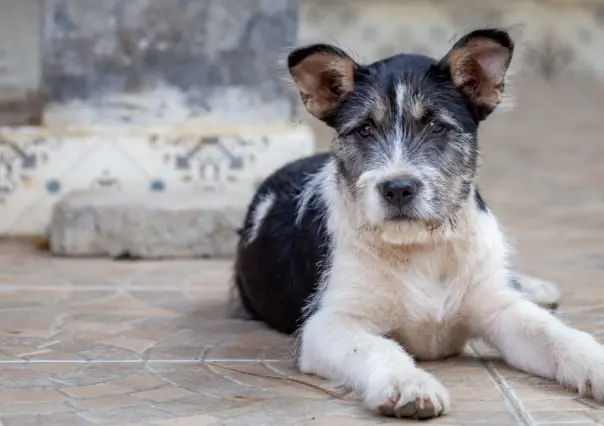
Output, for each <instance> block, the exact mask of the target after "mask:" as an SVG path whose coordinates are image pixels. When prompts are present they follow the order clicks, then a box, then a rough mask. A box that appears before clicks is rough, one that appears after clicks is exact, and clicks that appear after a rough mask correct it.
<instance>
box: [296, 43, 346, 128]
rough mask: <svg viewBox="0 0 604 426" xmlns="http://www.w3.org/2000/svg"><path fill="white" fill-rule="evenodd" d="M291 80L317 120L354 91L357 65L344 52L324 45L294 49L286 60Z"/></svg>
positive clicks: (328, 114) (327, 114) (326, 119)
mask: <svg viewBox="0 0 604 426" xmlns="http://www.w3.org/2000/svg"><path fill="white" fill-rule="evenodd" d="M287 62H288V67H289V72H290V74H291V76H292V77H293V79H294V82H295V83H296V86H297V87H298V90H300V97H301V98H302V102H303V103H304V106H305V107H306V109H307V110H308V112H310V113H311V114H312V115H314V116H315V117H317V118H318V119H320V120H323V121H328V119H329V117H330V115H331V113H332V112H333V110H334V109H335V108H336V107H337V106H338V105H339V103H340V102H341V101H342V100H343V99H344V98H345V97H346V96H347V95H348V94H350V93H351V92H352V91H353V90H354V84H355V73H356V71H357V68H358V65H357V64H356V63H355V61H354V60H353V59H352V58H351V57H350V56H348V55H347V54H346V53H345V52H344V51H342V50H341V49H338V48H337V47H335V46H330V45H327V44H314V45H311V46H307V47H302V48H300V49H296V50H294V51H293V52H291V53H290V55H289V57H288V61H287Z"/></svg>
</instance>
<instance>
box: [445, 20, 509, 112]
mask: <svg viewBox="0 0 604 426" xmlns="http://www.w3.org/2000/svg"><path fill="white" fill-rule="evenodd" d="M513 52H514V42H513V41H512V39H511V37H510V36H509V34H508V33H507V32H506V31H502V30H498V29H481V30H476V31H472V32H471V33H469V34H467V35H465V36H464V37H462V38H461V39H460V40H459V41H458V42H457V43H455V45H454V46H453V48H452V49H451V50H450V51H449V53H447V55H445V57H444V58H443V59H442V60H441V62H440V65H441V66H442V67H444V68H445V69H446V70H447V71H448V72H449V73H450V75H451V80H452V81H453V84H454V85H455V87H457V88H459V89H461V90H462V91H463V92H464V93H465V94H466V96H468V98H469V99H470V101H471V102H472V104H473V105H474V107H475V109H476V113H477V115H478V119H479V120H484V119H485V118H486V117H487V116H488V115H489V114H490V113H491V112H493V110H495V108H496V107H497V105H499V103H500V102H501V98H502V95H503V90H504V78H505V74H506V72H507V70H508V68H509V66H510V62H511V60H512V54H513Z"/></svg>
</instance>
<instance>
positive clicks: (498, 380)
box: [470, 344, 536, 426]
mask: <svg viewBox="0 0 604 426" xmlns="http://www.w3.org/2000/svg"><path fill="white" fill-rule="evenodd" d="M470 347H471V348H472V352H474V354H475V355H477V356H478V357H479V358H480V362H481V363H482V365H483V366H484V368H485V369H486V370H487V373H489V376H491V380H493V382H494V384H495V386H496V387H497V389H498V390H499V392H501V394H502V395H503V397H504V398H505V400H506V402H507V403H508V404H509V405H510V408H511V409H512V415H513V416H514V417H515V418H516V421H517V422H518V424H519V425H522V426H535V425H536V423H535V421H534V420H533V418H532V416H531V415H530V413H528V412H527V411H526V410H525V409H524V408H523V406H522V403H521V402H520V400H519V399H518V398H517V397H516V394H515V393H514V391H513V390H512V389H510V388H509V387H508V386H507V384H506V382H505V379H504V378H503V377H502V376H501V375H500V374H499V373H498V372H497V370H496V369H495V367H494V366H493V363H492V362H490V361H487V360H485V359H484V358H483V357H482V355H481V354H480V352H479V351H478V350H477V349H476V347H475V346H474V345H473V344H470Z"/></svg>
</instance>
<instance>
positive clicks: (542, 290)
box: [510, 272, 561, 310]
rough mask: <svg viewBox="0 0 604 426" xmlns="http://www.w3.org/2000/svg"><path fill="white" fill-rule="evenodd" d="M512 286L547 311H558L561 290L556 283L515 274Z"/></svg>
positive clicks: (511, 279)
mask: <svg viewBox="0 0 604 426" xmlns="http://www.w3.org/2000/svg"><path fill="white" fill-rule="evenodd" d="M510 284H511V285H512V287H514V288H515V289H516V290H518V291H519V292H520V293H522V294H524V295H525V296H526V298H527V299H528V300H530V301H531V302H534V303H536V304H537V305H539V306H542V307H544V308H546V309H552V310H556V309H558V306H559V305H560V298H561V294H560V290H559V289H558V286H557V285H556V284H554V283H550V282H548V281H544V280H540V279H539V278H535V277H530V276H528V275H523V274H520V273H517V272H514V273H513V274H512V276H511V278H510Z"/></svg>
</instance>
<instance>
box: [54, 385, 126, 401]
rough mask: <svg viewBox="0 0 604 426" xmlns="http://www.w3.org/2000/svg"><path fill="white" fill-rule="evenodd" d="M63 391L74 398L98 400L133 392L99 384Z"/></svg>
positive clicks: (123, 388) (120, 387)
mask: <svg viewBox="0 0 604 426" xmlns="http://www.w3.org/2000/svg"><path fill="white" fill-rule="evenodd" d="M61 391H62V392H64V393H66V394H67V395H69V396H71V397H73V398H98V397H103V396H108V395H123V394H126V393H129V392H132V389H128V388H125V387H122V386H116V385H109V384H98V385H92V386H82V387H77V388H65V389H61Z"/></svg>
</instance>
